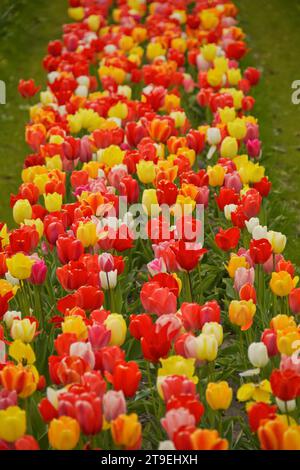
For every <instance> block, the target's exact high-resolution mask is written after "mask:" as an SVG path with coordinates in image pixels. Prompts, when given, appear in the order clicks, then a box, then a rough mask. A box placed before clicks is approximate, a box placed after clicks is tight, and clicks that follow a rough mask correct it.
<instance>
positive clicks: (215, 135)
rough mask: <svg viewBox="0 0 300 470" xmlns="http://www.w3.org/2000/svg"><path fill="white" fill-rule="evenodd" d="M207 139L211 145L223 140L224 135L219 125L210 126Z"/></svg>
mask: <svg viewBox="0 0 300 470" xmlns="http://www.w3.org/2000/svg"><path fill="white" fill-rule="evenodd" d="M206 139H207V142H208V143H209V145H218V144H219V143H220V142H221V139H222V135H221V131H220V129H218V128H217V127H210V128H209V129H207V132H206Z"/></svg>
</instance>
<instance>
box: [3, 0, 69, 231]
mask: <svg viewBox="0 0 300 470" xmlns="http://www.w3.org/2000/svg"><path fill="white" fill-rule="evenodd" d="M66 11H67V1H66V0H51V1H49V0H1V1H0V80H3V81H4V82H5V83H6V87H7V104H6V105H2V106H0V220H5V221H8V222H9V223H10V224H11V223H12V217H11V210H10V207H9V195H10V193H11V192H14V191H17V188H18V186H19V184H20V173H21V170H22V164H23V161H24V157H25V156H26V154H27V153H29V149H28V147H27V145H26V144H25V142H24V125H25V123H26V121H27V120H28V109H27V108H26V102H25V101H23V100H22V98H20V96H19V94H18V92H17V86H18V82H19V79H20V78H25V79H28V78H32V77H33V78H34V79H35V80H36V82H37V83H38V84H43V85H44V84H45V72H44V70H43V69H42V65H41V61H42V59H43V56H44V54H45V52H46V48H47V44H48V41H50V40H51V39H55V38H57V37H59V36H60V35H61V26H62V24H63V22H64V21H67V14H66Z"/></svg>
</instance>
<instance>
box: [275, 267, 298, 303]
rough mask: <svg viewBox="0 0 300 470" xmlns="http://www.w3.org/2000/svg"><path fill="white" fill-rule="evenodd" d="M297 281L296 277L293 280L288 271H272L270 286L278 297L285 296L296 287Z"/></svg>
mask: <svg viewBox="0 0 300 470" xmlns="http://www.w3.org/2000/svg"><path fill="white" fill-rule="evenodd" d="M295 282H296V278H294V280H293V279H292V277H291V275H290V274H289V273H288V272H286V271H279V272H278V273H272V278H271V281H270V288H271V290H272V292H273V294H275V295H277V296H278V297H285V296H287V295H289V294H290V292H291V291H292V290H293V289H294V287H295Z"/></svg>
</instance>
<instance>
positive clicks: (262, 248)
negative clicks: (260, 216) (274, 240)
mask: <svg viewBox="0 0 300 470" xmlns="http://www.w3.org/2000/svg"><path fill="white" fill-rule="evenodd" d="M271 254H272V245H271V243H270V242H269V240H267V239H265V238H261V239H260V240H251V242H250V256H251V259H252V261H253V263H254V264H264V263H265V262H266V261H268V259H269V258H270V256H271Z"/></svg>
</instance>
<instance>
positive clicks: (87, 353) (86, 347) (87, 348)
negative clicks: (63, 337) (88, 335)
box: [70, 341, 95, 369]
mask: <svg viewBox="0 0 300 470" xmlns="http://www.w3.org/2000/svg"><path fill="white" fill-rule="evenodd" d="M70 356H78V357H82V359H84V360H85V362H86V363H87V364H88V365H89V366H90V368H91V369H94V366H95V354H94V352H93V350H92V346H91V344H90V343H83V342H82V341H79V342H77V343H72V344H71V346H70Z"/></svg>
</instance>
